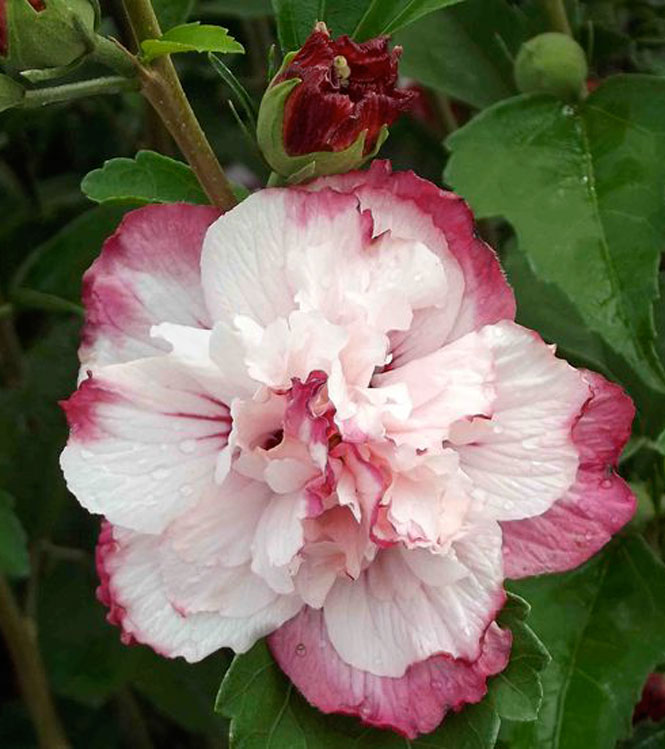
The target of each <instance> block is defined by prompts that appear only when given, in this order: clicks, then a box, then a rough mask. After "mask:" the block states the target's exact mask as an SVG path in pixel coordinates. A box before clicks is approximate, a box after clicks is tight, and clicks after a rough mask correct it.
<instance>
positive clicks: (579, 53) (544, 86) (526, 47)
mask: <svg viewBox="0 0 665 749" xmlns="http://www.w3.org/2000/svg"><path fill="white" fill-rule="evenodd" d="M587 72H588V71H587V62H586V57H585V55H584V50H583V49H582V47H580V45H579V44H578V43H577V42H576V41H575V40H574V39H573V38H572V37H570V36H568V35H566V34H560V33H558V32H553V31H552V32H547V33H545V34H539V35H538V36H535V37H533V39H529V41H528V42H525V43H524V44H523V45H522V47H521V48H520V51H519V53H518V55H517V59H516V60H515V82H516V83H517V88H518V89H519V90H520V91H521V92H522V93H525V94H531V93H546V94H554V96H558V97H559V98H560V99H574V98H579V96H580V95H581V93H582V91H583V90H584V82H585V80H586V77H587Z"/></svg>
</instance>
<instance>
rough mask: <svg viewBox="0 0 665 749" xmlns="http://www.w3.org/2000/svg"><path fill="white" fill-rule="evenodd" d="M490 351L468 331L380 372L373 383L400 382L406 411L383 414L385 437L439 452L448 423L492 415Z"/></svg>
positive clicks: (492, 366)
mask: <svg viewBox="0 0 665 749" xmlns="http://www.w3.org/2000/svg"><path fill="white" fill-rule="evenodd" d="M493 380H494V362H493V355H492V350H491V349H490V347H489V346H488V345H487V343H486V342H485V341H484V340H483V338H482V337H481V335H480V334H478V333H468V334H467V335H465V336H463V337H462V338H458V339H457V340H456V341H453V342H452V343H449V344H448V345H447V346H444V347H443V348H442V349H439V350H438V351H435V352H434V353H432V354H428V355H427V356H424V357H421V358H419V359H413V360H411V361H410V362H408V363H407V364H405V365H403V366H398V367H396V368H394V369H391V370H390V371H388V372H385V373H383V374H378V375H375V376H374V378H373V380H372V385H373V387H375V388H378V389H379V390H380V389H381V388H382V387H384V386H388V387H389V386H391V385H393V386H394V385H398V384H405V385H406V387H407V388H408V392H409V398H410V400H411V407H412V408H411V413H410V414H409V415H408V417H407V418H405V419H398V418H395V417H391V416H390V415H387V416H386V417H385V418H384V420H383V421H384V424H385V426H386V433H387V435H388V436H389V437H390V438H391V439H393V440H394V441H395V442H396V443H397V444H398V445H399V444H409V445H411V446H412V447H415V448H419V449H432V448H434V449H440V448H441V443H442V441H443V440H445V439H447V438H448V435H449V430H450V426H451V424H452V423H453V422H455V421H457V420H459V419H462V418H464V417H473V416H479V415H484V416H487V417H489V416H491V415H492V404H493V402H494V398H495V392H494V385H493Z"/></svg>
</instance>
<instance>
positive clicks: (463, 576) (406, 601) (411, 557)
mask: <svg viewBox="0 0 665 749" xmlns="http://www.w3.org/2000/svg"><path fill="white" fill-rule="evenodd" d="M433 568H434V569H433ZM502 580H503V569H502V563H501V533H500V529H499V527H498V525H497V524H489V525H485V526H481V527H475V528H474V529H473V532H471V533H469V534H468V535H467V536H465V537H462V538H461V539H459V540H458V541H456V542H455V543H453V544H452V546H451V548H450V549H449V551H448V552H447V553H441V554H440V555H434V554H432V553H431V552H429V551H425V550H418V549H417V550H412V551H405V550H403V549H401V548H400V547H392V548H389V549H384V550H382V551H380V552H379V554H378V555H377V557H376V559H375V560H374V562H373V563H372V564H371V565H370V566H369V567H368V568H367V569H366V570H365V571H364V572H363V573H362V574H361V575H360V577H359V578H358V579H357V580H348V579H343V578H339V579H338V580H337V582H336V583H335V585H334V586H333V588H332V589H331V591H330V593H329V594H328V596H327V598H326V601H325V603H324V606H323V612H324V617H325V622H326V627H327V629H328V634H329V636H330V639H331V641H332V643H333V646H334V647H335V650H336V651H337V652H338V653H339V655H340V657H341V658H342V659H343V660H344V661H345V662H346V663H348V664H349V665H351V666H353V667H354V668H357V669H360V670H362V671H370V672H371V673H373V674H375V675H377V676H391V677H400V676H403V675H404V672H405V671H406V669H407V668H408V667H409V666H410V665H411V664H413V663H417V662H418V661H422V660H425V659H427V658H429V657H430V656H431V655H434V654H435V653H440V652H445V653H450V654H451V655H452V656H453V657H455V658H467V659H471V660H475V659H476V658H478V656H479V655H480V653H479V641H480V638H481V636H482V633H483V632H484V631H485V629H486V628H487V626H488V625H489V623H490V622H491V621H492V620H493V619H494V617H495V615H496V612H497V610H498V609H499V608H501V606H502V605H503V601H504V593H503V589H502V587H501V583H502ZM350 622H353V626H349V623H350Z"/></svg>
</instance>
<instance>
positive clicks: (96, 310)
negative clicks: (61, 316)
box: [79, 203, 220, 365]
mask: <svg viewBox="0 0 665 749" xmlns="http://www.w3.org/2000/svg"><path fill="white" fill-rule="evenodd" d="M219 215H220V213H219V211H218V210H217V209H216V208H213V207H212V206H202V205H190V204H188V203H170V204H154V205H146V206H143V207H142V208H137V209H136V210H133V211H129V212H128V213H127V214H125V216H124V217H123V219H122V221H121V222H120V224H119V226H118V228H117V229H116V230H115V232H114V233H113V234H112V235H111V236H110V237H109V238H108V239H107V240H106V241H105V242H104V246H103V247H102V251H101V253H100V255H99V257H98V258H97V259H96V260H95V262H94V263H93V264H92V265H91V266H90V268H89V269H88V270H87V271H86V273H85V275H84V276H83V288H82V294H81V296H82V301H83V306H84V307H85V312H86V316H85V324H84V326H83V331H82V333H81V346H80V349H79V359H80V360H81V362H82V363H83V364H84V365H85V364H86V363H88V362H90V363H102V364H109V363H114V362H117V361H128V360H131V359H134V358H137V357H138V356H145V355H148V354H151V353H159V352H160V345H159V344H156V343H155V341H153V340H151V338H150V326H151V325H153V324H156V323H159V322H174V323H182V324H190V325H194V326H198V327H209V322H210V321H209V320H208V313H207V311H206V309H205V305H204V302H203V292H202V289H201V283H200V258H201V246H202V244H203V237H204V235H205V233H206V231H207V229H208V227H209V226H210V224H211V223H212V222H213V221H214V220H215V219H216V218H218V217H219ZM176 289H177V290H178V294H175V290H176ZM164 305H166V306H167V308H168V309H169V310H170V313H171V317H172V318H173V319H168V320H165V319H163V318H162V317H159V315H157V314H156V309H155V308H158V307H160V306H164ZM203 318H204V319H203Z"/></svg>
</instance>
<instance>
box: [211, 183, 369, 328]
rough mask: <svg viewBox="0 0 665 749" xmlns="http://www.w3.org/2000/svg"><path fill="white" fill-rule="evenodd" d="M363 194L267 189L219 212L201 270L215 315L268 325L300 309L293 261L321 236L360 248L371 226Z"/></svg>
mask: <svg viewBox="0 0 665 749" xmlns="http://www.w3.org/2000/svg"><path fill="white" fill-rule="evenodd" d="M362 221H363V219H362V217H361V216H360V214H359V212H358V210H357V201H356V200H355V199H354V198H352V197H349V196H342V195H337V194H336V193H333V192H329V193H327V194H325V195H321V196H311V195H307V194H303V193H299V192H295V191H289V190H261V191H260V192H257V193H254V194H253V195H250V196H249V197H248V198H247V199H245V200H244V201H243V202H242V203H241V204H240V205H238V206H236V207H235V208H234V209H233V211H231V212H229V213H227V214H225V215H224V216H222V217H221V218H220V219H218V220H217V221H216V222H215V223H214V224H213V225H212V226H211V227H210V230H209V231H208V233H207V235H206V238H205V242H204V245H203V255H202V260H201V276H202V282H203V289H204V293H205V298H206V302H207V304H208V308H209V309H210V312H211V314H212V316H213V319H214V320H215V321H216V322H217V321H221V322H226V323H227V324H229V325H232V324H233V322H234V320H235V318H236V316H238V315H243V316H246V317H249V318H251V319H252V320H254V321H255V322H256V323H258V324H260V325H261V326H264V327H265V326H267V325H269V324H270V323H272V322H273V321H274V320H276V319H278V318H279V317H285V318H286V317H288V315H289V313H290V312H292V311H293V310H295V309H296V303H295V301H294V297H295V293H296V289H295V288H294V287H293V286H292V285H291V283H290V281H289V274H288V272H287V267H286V266H287V263H288V262H289V257H290V256H293V257H294V261H292V262H296V263H297V262H304V258H305V256H306V255H307V254H308V253H311V252H314V253H316V251H317V249H318V246H319V245H321V244H330V243H335V245H336V246H339V247H345V246H349V245H350V246H351V247H356V248H360V247H361V246H362V239H363V237H364V236H365V234H366V232H365V231H363V229H362Z"/></svg>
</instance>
